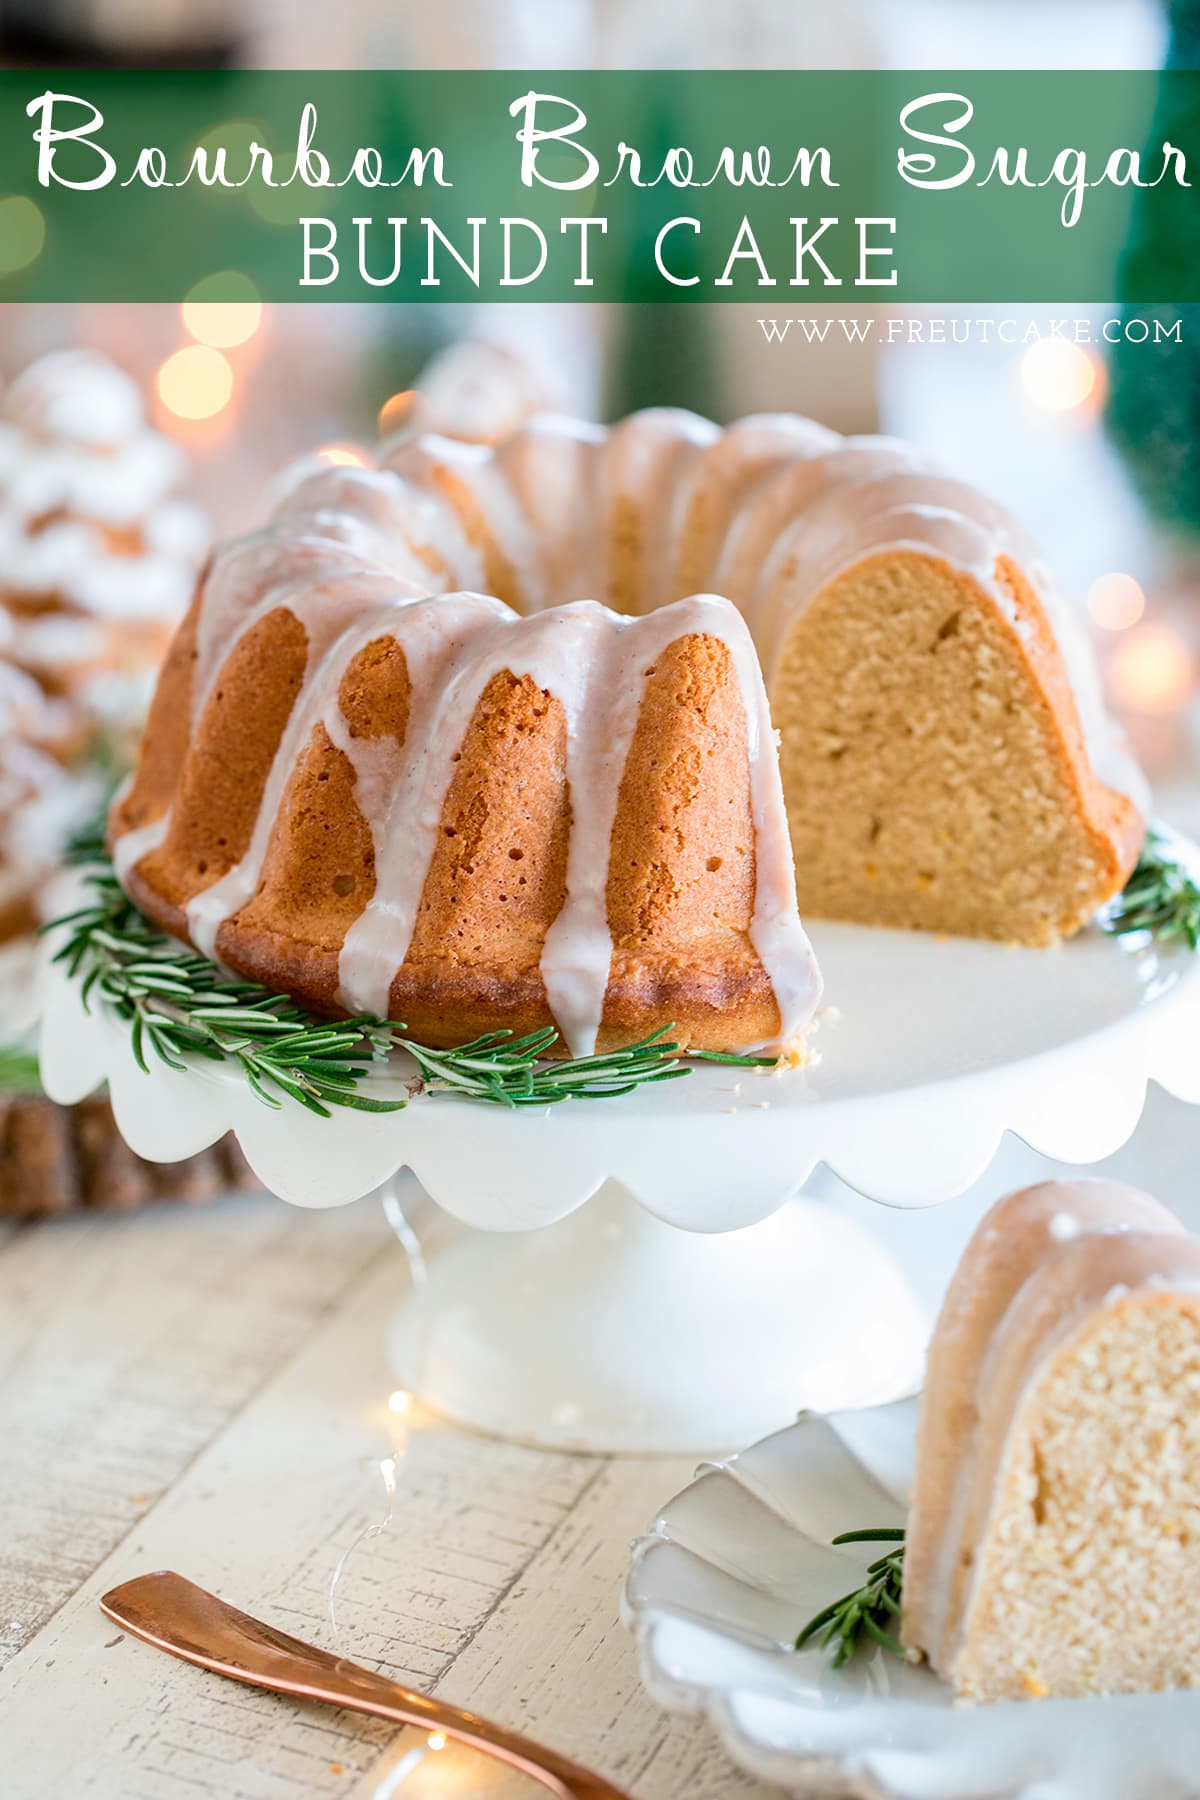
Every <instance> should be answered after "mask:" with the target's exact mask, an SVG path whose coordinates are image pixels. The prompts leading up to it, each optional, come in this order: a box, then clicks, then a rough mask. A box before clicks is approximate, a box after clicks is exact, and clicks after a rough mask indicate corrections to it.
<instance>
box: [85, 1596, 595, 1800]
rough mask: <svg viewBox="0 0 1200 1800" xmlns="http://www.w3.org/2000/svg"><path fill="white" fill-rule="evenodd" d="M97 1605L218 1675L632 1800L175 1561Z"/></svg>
mask: <svg viewBox="0 0 1200 1800" xmlns="http://www.w3.org/2000/svg"><path fill="white" fill-rule="evenodd" d="M100 1606H101V1608H102V1610H103V1611H104V1612H106V1613H107V1614H108V1616H109V1618H110V1619H112V1620H114V1621H115V1623H116V1624H118V1625H120V1626H122V1627H123V1628H124V1630H126V1631H129V1632H131V1633H132V1634H133V1635H134V1636H135V1637H140V1638H143V1639H144V1640H145V1642H146V1643H148V1644H153V1645H154V1646H155V1648H156V1649H159V1650H166V1651H167V1652H168V1653H169V1654H170V1655H172V1656H180V1657H182V1658H183V1659H184V1661H185V1662H190V1663H196V1664H198V1666H199V1667H200V1668H202V1669H211V1670H212V1671H213V1673H214V1674H217V1675H227V1676H229V1677H230V1678H231V1679H232V1680H234V1681H244V1682H248V1683H249V1684H250V1685H251V1686H252V1687H261V1688H270V1689H271V1690H272V1691H273V1692H275V1693H278V1694H292V1695H294V1696H295V1697H296V1698H298V1699H301V1700H323V1701H326V1702H327V1703H328V1704H329V1705H331V1706H348V1707H350V1708H352V1709H353V1710H355V1711H357V1712H364V1713H372V1714H374V1716H375V1717H376V1718H380V1719H394V1720H395V1721H396V1723H397V1724H399V1725H415V1726H417V1727H418V1728H419V1729H420V1730H423V1731H444V1732H445V1733H446V1735H447V1737H453V1738H457V1739H458V1740H459V1741H460V1742H461V1743H464V1744H469V1745H470V1747H471V1748H472V1749H473V1750H479V1751H482V1752H483V1754H484V1755H485V1756H493V1757H496V1758H497V1759H498V1760H499V1761H500V1762H504V1763H509V1764H510V1765H511V1766H512V1767H513V1768H515V1769H519V1770H521V1772H522V1773H523V1774H525V1775H528V1776H530V1777H531V1778H532V1779H533V1780H534V1781H538V1782H541V1784H542V1786H543V1787H546V1788H548V1789H549V1790H550V1792H551V1793H552V1794H555V1795H557V1796H558V1797H559V1800H630V1797H629V1795H627V1794H625V1793H623V1792H622V1790H621V1789H620V1788H616V1787H613V1785H612V1783H611V1782H608V1781H605V1780H604V1779H603V1778H602V1777H601V1776H599V1775H594V1774H592V1773H591V1771H590V1770H588V1769H584V1768H582V1767H581V1766H580V1765H579V1764H578V1763H574V1762H571V1761H570V1759H569V1758H568V1757H565V1756H559V1755H558V1754H557V1752H556V1751H553V1750H546V1749H543V1747H542V1746H541V1745H540V1744H535V1743H533V1742H532V1741H531V1740H530V1739H529V1738H524V1737H521V1736H519V1735H518V1734H517V1733H516V1732H515V1731H507V1730H506V1729H505V1728H504V1726H502V1725H493V1724H491V1723H490V1721H489V1720H487V1719H481V1718H479V1717H477V1716H476V1714H475V1713H471V1712H465V1711H463V1710H462V1709H461V1708H459V1707H456V1706H445V1705H443V1704H442V1702H441V1701H440V1700H434V1699H432V1698H431V1697H430V1696H429V1695H428V1694H422V1693H419V1692H417V1691H416V1690H415V1689H412V1688H405V1687H401V1686H400V1684H399V1682H396V1681H392V1680H391V1679H390V1678H389V1677H388V1676H386V1675H379V1674H376V1672H375V1671H374V1670H373V1669H364V1668H363V1667H362V1666H361V1665H360V1664H358V1663H353V1662H348V1661H347V1660H346V1659H345V1658H344V1657H340V1656H331V1655H330V1654H329V1652H328V1651H326V1650H320V1649H318V1648H317V1646H316V1645H315V1644H306V1643H304V1642H303V1640H302V1639H300V1638H294V1637H289V1636H288V1635H287V1634H286V1633H285V1632H282V1631H276V1630H275V1628H274V1626H271V1625H265V1624H263V1622H262V1621H261V1620H260V1619H254V1618H251V1616H250V1614H249V1613H244V1612H239V1611H238V1610H237V1608H236V1607H233V1606H229V1605H227V1604H226V1602H225V1601H224V1600H218V1598H217V1596H216V1595H215V1594H210V1593H209V1592H208V1591H207V1590H206V1589H205V1588H202V1587H197V1586H196V1584H195V1583H194V1582H192V1581H188V1580H187V1579H186V1578H185V1577H184V1576H182V1575H176V1574H175V1573H173V1571H171V1570H169V1569H160V1570H158V1571H156V1572H155V1573H154V1574H152V1575H139V1576H137V1577H135V1579H134V1580H133V1581H126V1582H124V1583H123V1584H122V1585H121V1586H120V1587H115V1588H112V1589H111V1590H110V1591H109V1592H108V1593H107V1594H105V1595H104V1597H103V1599H102V1600H101V1601H100Z"/></svg>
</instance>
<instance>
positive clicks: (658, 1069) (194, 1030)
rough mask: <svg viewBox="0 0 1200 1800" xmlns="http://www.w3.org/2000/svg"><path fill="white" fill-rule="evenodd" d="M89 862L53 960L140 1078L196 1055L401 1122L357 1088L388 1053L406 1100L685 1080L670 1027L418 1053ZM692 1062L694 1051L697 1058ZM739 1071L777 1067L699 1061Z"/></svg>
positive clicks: (85, 857) (517, 1102)
mask: <svg viewBox="0 0 1200 1800" xmlns="http://www.w3.org/2000/svg"><path fill="white" fill-rule="evenodd" d="M75 860H76V861H78V862H82V863H85V864H88V865H90V866H89V867H88V868H87V872H86V874H85V876H84V880H85V883H86V886H87V888H88V889H89V890H90V891H89V895H88V898H87V901H86V902H85V904H84V905H82V906H81V907H80V908H79V909H78V910H77V911H75V912H73V913H70V914H68V915H67V917H65V918H63V919H57V920H55V921H54V922H53V924H51V925H49V926H47V927H46V928H45V929H46V930H48V931H54V932H56V933H57V932H62V933H63V934H64V937H63V942H62V944H61V945H60V947H59V949H58V950H57V952H56V953H55V957H54V960H55V962H57V963H60V964H62V965H63V966H64V967H65V968H66V970H67V972H68V973H69V974H70V975H71V976H72V977H73V978H74V979H75V980H77V981H78V982H79V983H80V986H81V990H82V995H83V1001H84V1005H85V1006H90V1004H91V1003H92V1002H93V1001H102V1002H103V1003H104V1004H105V1005H106V1006H108V1007H109V1008H111V1010H112V1011H113V1012H115V1013H116V1014H117V1016H118V1017H119V1018H121V1019H123V1020H125V1021H126V1023H127V1024H128V1025H129V1029H130V1036H131V1039H132V1046H133V1053H134V1056H135V1057H136V1059H137V1061H138V1064H139V1066H140V1067H141V1068H143V1069H147V1070H148V1068H149V1057H150V1055H151V1054H153V1055H154V1056H156V1057H157V1058H158V1059H159V1060H160V1061H161V1062H164V1063H166V1064H168V1065H169V1066H170V1067H171V1068H175V1069H182V1068H183V1067H185V1063H184V1058H185V1057H188V1056H194V1057H201V1058H206V1059H208V1060H209V1061H213V1062H232V1063H236V1064H237V1065H238V1067H239V1068H240V1069H241V1071H242V1073H243V1075H244V1076H245V1078H246V1080H247V1082H248V1083H249V1084H250V1087H251V1088H252V1089H253V1091H254V1092H255V1094H257V1095H258V1097H259V1099H260V1100H263V1101H265V1102H266V1103H267V1105H268V1106H276V1107H277V1106H279V1105H281V1103H282V1097H284V1096H286V1097H288V1098H290V1099H293V1100H297V1101H299V1103H300V1104H301V1105H302V1106H305V1107H307V1108H308V1109H309V1111H310V1112H315V1113H319V1114H321V1115H322V1116H323V1117H326V1118H327V1117H328V1116H329V1109H330V1108H331V1107H333V1106H345V1107H354V1108H356V1109H357V1110H358V1111H360V1112H373V1113H384V1112H397V1111H399V1110H400V1109H401V1108H402V1107H404V1106H405V1105H407V1100H403V1099H379V1098H376V1097H375V1096H373V1095H370V1094H364V1093H362V1092H361V1091H360V1085H359V1084H360V1083H361V1082H362V1081H363V1080H364V1079H365V1078H366V1077H368V1076H370V1075H382V1074H384V1073H385V1072H386V1070H385V1064H386V1058H387V1057H388V1055H389V1053H390V1052H392V1051H397V1050H398V1051H405V1052H407V1054H408V1055H409V1056H410V1057H411V1058H412V1059H413V1061H414V1062H415V1063H416V1065H417V1069H418V1071H419V1074H418V1077H417V1078H416V1079H415V1080H414V1081H413V1082H411V1083H410V1084H409V1093H410V1095H411V1094H415V1093H427V1094H457V1095H458V1096H459V1097H460V1098H465V1099H470V1100H482V1101H488V1102H491V1103H492V1104H496V1105H501V1106H546V1105H549V1104H553V1103H554V1102H557V1101H560V1100H570V1099H586V1100H603V1099H611V1098H614V1097H615V1096H617V1095H620V1094H628V1093H631V1092H632V1091H633V1089H634V1088H637V1087H642V1086H645V1085H646V1084H648V1083H650V1082H655V1081H672V1080H675V1079H677V1078H678V1077H679V1076H681V1075H686V1074H688V1072H689V1071H688V1069H687V1068H686V1066H685V1065H684V1062H683V1060H682V1056H681V1052H680V1049H679V1046H678V1044H676V1043H674V1042H672V1041H671V1038H670V1031H671V1027H669V1026H668V1027H665V1028H664V1029H662V1030H660V1031H656V1032H653V1033H651V1034H650V1035H649V1036H648V1037H645V1038H642V1039H641V1040H640V1041H639V1042H638V1043H636V1044H629V1045H627V1046H626V1047H625V1048H624V1049H622V1050H614V1051H610V1052H609V1053H607V1054H606V1055H601V1056H582V1057H573V1058H570V1059H566V1058H564V1059H561V1060H556V1061H547V1060H546V1058H547V1056H548V1055H549V1053H550V1051H551V1050H552V1049H553V1048H554V1046H555V1045H556V1043H557V1042H558V1033H557V1032H556V1031H555V1030H554V1028H553V1027H552V1026H547V1027H546V1028H545V1029H544V1030H541V1031H533V1032H529V1033H527V1034H526V1035H525V1036H523V1037H514V1036H513V1034H512V1033H511V1032H509V1031H492V1032H488V1033H486V1034H485V1035H484V1036H482V1037H478V1038H476V1039H474V1040H473V1042H471V1043H469V1044H463V1045H462V1046H461V1047H459V1048H457V1049H454V1050H437V1049H434V1048H432V1047H431V1046H430V1045H428V1044H422V1043H419V1042H418V1041H417V1040H416V1039H415V1038H412V1037H410V1036H409V1035H408V1032H407V1031H406V1029H405V1027H404V1026H403V1025H402V1024H400V1023H398V1022H397V1021H388V1020H382V1019H374V1018H368V1017H362V1018H354V1019H336V1020H328V1019H318V1018H315V1017H314V1016H313V1015H312V1014H311V1013H309V1012H306V1011H305V1010H304V1008H303V1007H300V1006H297V1005H296V1004H295V1003H294V1002H293V1001H291V1000H289V999H288V998H287V997H286V996H284V995H281V994H275V993H272V992H271V990H270V989H269V988H266V987H263V986H262V985H261V984H260V983H258V982H253V981H241V980H237V979H234V978H232V977H230V976H228V975H226V974H224V973H223V972H222V971H221V970H219V969H218V968H217V967H216V966H215V965H214V964H213V963H210V962H209V961H208V959H207V958H206V957H203V956H198V955H197V954H196V953H195V952H194V951H191V950H188V949H187V948H186V946H184V945H182V944H179V943H177V942H176V941H175V940H174V939H173V938H170V937H167V936H166V934H165V933H164V932H162V931H160V930H159V929H158V927H157V926H156V925H153V924H151V922H150V921H149V920H148V919H147V918H146V917H145V916H144V915H143V914H142V913H140V912H139V911H138V909H137V907H136V906H134V904H133V902H132V901H131V900H130V899H128V897H127V896H126V895H125V893H124V891H123V890H122V888H121V886H120V884H119V883H118V881H117V878H116V875H115V874H114V873H113V869H112V865H111V863H110V862H109V861H108V860H107V858H106V856H105V855H104V852H103V850H102V848H101V847H100V846H98V845H97V843H96V842H95V840H94V839H93V840H91V841H89V842H86V843H84V844H80V845H78V846H77V848H76V850H75ZM693 1054H695V1053H693ZM700 1060H703V1061H709V1062H723V1063H731V1064H734V1065H735V1066H737V1067H760V1066H770V1065H771V1063H772V1059H771V1058H769V1057H767V1058H764V1057H746V1056H732V1055H730V1056H726V1055H719V1054H717V1053H715V1052H714V1053H709V1054H707V1055H702V1056H701V1057H700Z"/></svg>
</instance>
